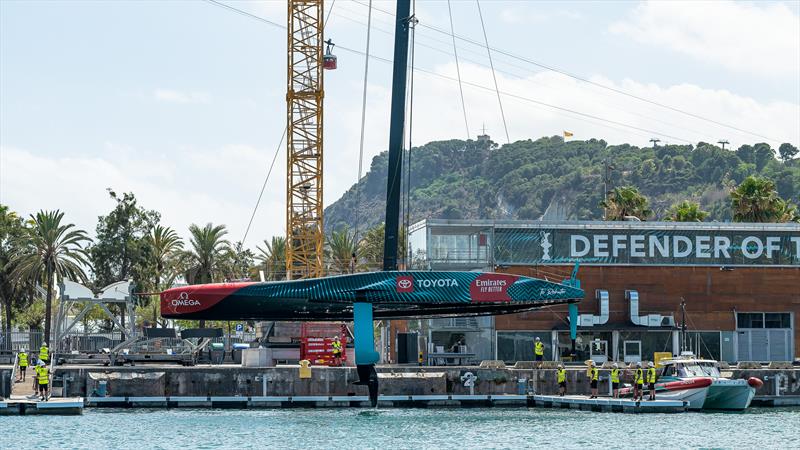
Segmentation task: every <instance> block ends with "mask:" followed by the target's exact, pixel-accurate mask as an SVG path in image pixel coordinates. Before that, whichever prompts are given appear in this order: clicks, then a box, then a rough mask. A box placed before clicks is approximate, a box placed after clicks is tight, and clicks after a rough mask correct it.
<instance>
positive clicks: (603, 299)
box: [578, 289, 609, 327]
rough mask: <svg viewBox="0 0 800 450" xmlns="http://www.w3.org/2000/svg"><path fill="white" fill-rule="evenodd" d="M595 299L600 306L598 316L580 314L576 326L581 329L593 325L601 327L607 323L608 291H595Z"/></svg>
mask: <svg viewBox="0 0 800 450" xmlns="http://www.w3.org/2000/svg"><path fill="white" fill-rule="evenodd" d="M595 298H596V299H597V301H598V303H599V304H600V315H598V316H595V315H592V314H581V315H579V316H578V325H579V326H582V327H593V326H595V325H603V324H605V323H606V322H608V300H609V295H608V291H606V290H603V289H597V290H596V291H595Z"/></svg>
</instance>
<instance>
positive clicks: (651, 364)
mask: <svg viewBox="0 0 800 450" xmlns="http://www.w3.org/2000/svg"><path fill="white" fill-rule="evenodd" d="M647 367H655V366H654V365H653V361H650V362H648V363H647Z"/></svg>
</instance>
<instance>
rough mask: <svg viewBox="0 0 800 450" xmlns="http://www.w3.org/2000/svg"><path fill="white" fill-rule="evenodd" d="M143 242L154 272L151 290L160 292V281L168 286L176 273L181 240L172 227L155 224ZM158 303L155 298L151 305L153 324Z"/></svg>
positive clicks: (154, 324) (154, 323) (155, 321)
mask: <svg viewBox="0 0 800 450" xmlns="http://www.w3.org/2000/svg"><path fill="white" fill-rule="evenodd" d="M145 244H146V245H147V247H149V249H150V252H149V255H148V263H149V264H150V266H151V271H152V272H153V274H154V279H153V281H154V282H153V290H154V291H156V292H161V285H162V283H161V282H162V281H165V280H166V283H164V285H165V286H170V285H172V282H173V281H174V280H175V277H176V276H177V274H178V271H177V270H176V267H175V259H176V258H177V257H178V255H179V253H180V250H181V249H183V241H182V240H181V238H180V237H179V236H178V233H176V232H175V230H173V229H172V228H170V227H164V226H161V225H156V226H155V227H153V228H152V229H151V230H150V233H149V234H148V235H147V236H145ZM158 305H159V302H158V301H157V300H156V301H155V302H154V306H153V326H156V323H157V319H158V317H157V314H158V308H159V306H158Z"/></svg>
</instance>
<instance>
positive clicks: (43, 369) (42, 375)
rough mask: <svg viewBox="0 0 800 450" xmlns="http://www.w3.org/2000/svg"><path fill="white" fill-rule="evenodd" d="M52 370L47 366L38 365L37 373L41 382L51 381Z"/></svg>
mask: <svg viewBox="0 0 800 450" xmlns="http://www.w3.org/2000/svg"><path fill="white" fill-rule="evenodd" d="M49 372H50V371H49V370H48V369H47V366H36V375H37V378H38V379H39V384H47V383H49V382H50V373H49Z"/></svg>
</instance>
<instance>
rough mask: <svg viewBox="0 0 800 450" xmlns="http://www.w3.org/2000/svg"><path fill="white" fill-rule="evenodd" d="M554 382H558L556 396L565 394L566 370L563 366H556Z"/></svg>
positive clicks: (560, 364)
mask: <svg viewBox="0 0 800 450" xmlns="http://www.w3.org/2000/svg"><path fill="white" fill-rule="evenodd" d="M556 381H558V395H560V396H562V397H563V396H564V394H566V393H567V370H566V369H564V364H562V363H559V364H558V370H557V371H556Z"/></svg>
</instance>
